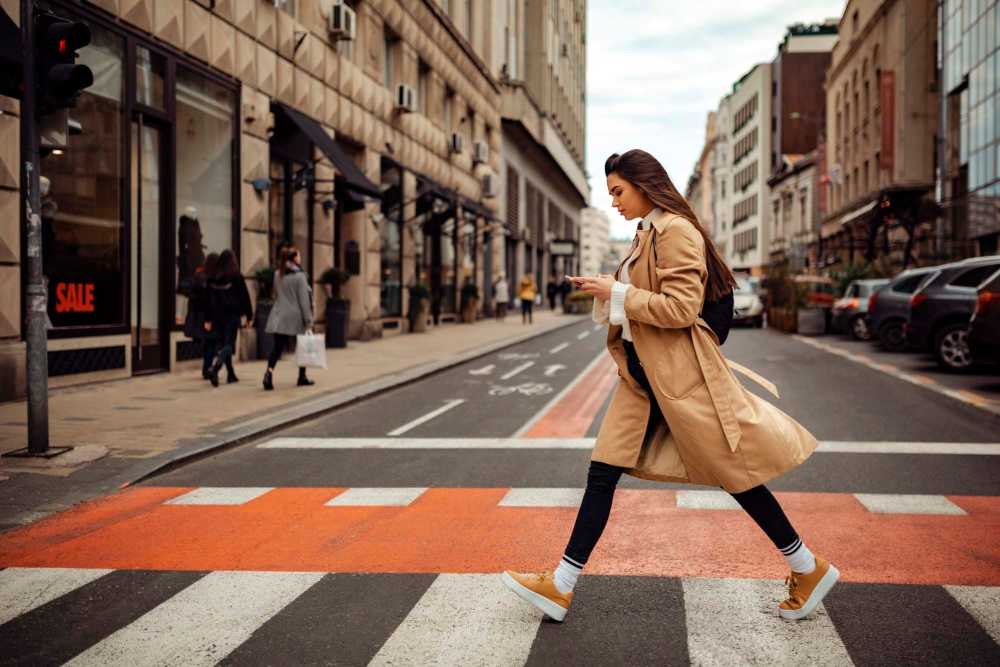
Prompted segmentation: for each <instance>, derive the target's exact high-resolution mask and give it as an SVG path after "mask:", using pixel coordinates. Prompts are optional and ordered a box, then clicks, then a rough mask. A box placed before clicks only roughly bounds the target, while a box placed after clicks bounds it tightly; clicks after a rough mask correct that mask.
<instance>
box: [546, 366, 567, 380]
mask: <svg viewBox="0 0 1000 667" xmlns="http://www.w3.org/2000/svg"><path fill="white" fill-rule="evenodd" d="M564 368H566V367H565V366H563V365H562V364H551V365H549V366H546V367H545V377H552V376H553V375H555V374H556V373H558V372H559V371H561V370H562V369H564Z"/></svg>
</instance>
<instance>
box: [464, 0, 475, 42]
mask: <svg viewBox="0 0 1000 667" xmlns="http://www.w3.org/2000/svg"><path fill="white" fill-rule="evenodd" d="M474 6H475V3H474V2H473V1H472V0H465V38H466V39H467V40H469V43H470V44H471V43H472V26H473V25H474V23H473V20H472V19H473V17H472V11H473V7H474Z"/></svg>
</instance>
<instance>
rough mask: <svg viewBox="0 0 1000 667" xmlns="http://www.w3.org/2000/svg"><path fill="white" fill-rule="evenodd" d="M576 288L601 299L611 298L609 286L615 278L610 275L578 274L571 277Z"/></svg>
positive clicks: (607, 299) (613, 282)
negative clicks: (575, 276) (578, 275)
mask: <svg viewBox="0 0 1000 667" xmlns="http://www.w3.org/2000/svg"><path fill="white" fill-rule="evenodd" d="M573 282H574V283H576V287H577V289H579V290H580V291H582V292H584V293H586V294H589V295H591V296H593V297H594V298H596V299H601V300H602V301H609V300H610V299H611V286H612V285H614V284H615V279H614V278H613V277H611V276H608V275H604V274H600V275H597V276H580V277H577V278H573Z"/></svg>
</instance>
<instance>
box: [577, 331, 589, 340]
mask: <svg viewBox="0 0 1000 667" xmlns="http://www.w3.org/2000/svg"><path fill="white" fill-rule="evenodd" d="M589 335H590V332H589V331H581V332H580V333H578V334H577V335H576V339H577V340H583V339H584V338H586V337H587V336H589Z"/></svg>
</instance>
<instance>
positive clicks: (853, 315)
mask: <svg viewBox="0 0 1000 667" xmlns="http://www.w3.org/2000/svg"><path fill="white" fill-rule="evenodd" d="M888 282H889V281H888V280H887V279H885V278H878V279H872V280H852V281H851V282H850V284H849V285H848V286H847V289H845V290H844V296H842V297H841V298H839V299H837V300H836V301H834V302H833V315H832V316H833V329H834V331H839V332H841V333H849V334H851V336H853V337H854V339H855V340H871V337H872V334H871V329H870V328H869V326H868V297H870V296H871V295H872V294H874V293H875V291H876V290H877V289H878V288H880V287H882V286H883V285H886V284H887V283H888Z"/></svg>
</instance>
